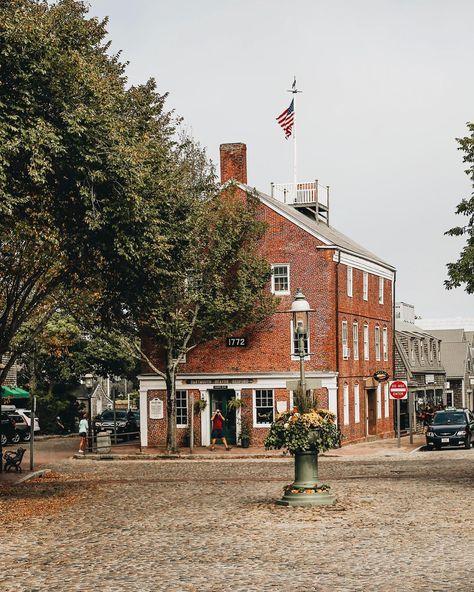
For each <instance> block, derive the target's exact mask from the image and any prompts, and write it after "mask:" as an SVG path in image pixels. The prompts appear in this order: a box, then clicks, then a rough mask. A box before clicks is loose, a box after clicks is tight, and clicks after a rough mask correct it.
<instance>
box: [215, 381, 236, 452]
mask: <svg viewBox="0 0 474 592" xmlns="http://www.w3.org/2000/svg"><path fill="white" fill-rule="evenodd" d="M209 395H210V402H211V415H210V416H211V417H212V416H213V415H214V412H215V411H216V409H220V410H221V413H222V415H223V416H224V417H225V422H224V430H223V431H224V436H225V438H226V440H227V443H228V444H232V445H235V444H236V443H237V438H236V431H237V430H236V425H237V422H236V418H235V409H229V408H228V402H229V401H230V400H231V399H235V391H234V389H211V390H210V391H209ZM211 431H212V422H211Z"/></svg>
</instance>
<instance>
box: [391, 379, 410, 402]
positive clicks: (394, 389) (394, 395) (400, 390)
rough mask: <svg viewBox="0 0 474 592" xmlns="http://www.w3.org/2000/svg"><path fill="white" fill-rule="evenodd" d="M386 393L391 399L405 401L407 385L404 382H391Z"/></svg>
mask: <svg viewBox="0 0 474 592" xmlns="http://www.w3.org/2000/svg"><path fill="white" fill-rule="evenodd" d="M388 391H389V393H390V398H391V399H406V398H407V396H408V385H407V383H406V381H405V380H391V381H390V386H389V387H388Z"/></svg>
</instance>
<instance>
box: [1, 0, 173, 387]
mask: <svg viewBox="0 0 474 592" xmlns="http://www.w3.org/2000/svg"><path fill="white" fill-rule="evenodd" d="M106 24H107V23H106V20H104V21H99V20H98V19H95V18H87V5H86V3H84V2H81V1H78V0H58V1H57V2H46V1H45V0H0V358H1V356H2V355H3V354H5V353H6V352H11V353H12V355H11V358H10V364H11V363H13V360H14V358H15V356H17V355H19V354H20V353H21V351H24V350H25V348H26V347H27V346H28V343H31V341H32V340H33V339H34V337H35V335H36V334H38V333H39V332H41V330H42V329H43V327H44V326H45V324H46V323H47V321H48V319H49V318H50V316H51V315H52V314H53V313H54V312H55V311H56V310H58V308H60V307H61V305H63V304H64V302H65V301H70V300H71V299H72V300H73V301H74V302H79V303H80V299H81V294H84V296H85V298H86V300H87V302H90V300H91V299H93V298H94V296H97V301H100V302H103V303H107V305H106V306H104V307H103V309H102V311H101V313H102V316H103V317H104V318H106V317H111V316H112V315H111V312H114V311H115V312H117V311H120V310H121V309H122V308H123V302H124V301H127V300H128V299H130V297H132V296H133V294H130V293H129V292H128V288H129V285H131V286H135V285H137V283H138V282H139V279H140V274H141V269H142V268H141V266H140V265H139V264H138V261H139V259H140V257H141V253H142V246H143V245H144V244H146V246H147V249H146V252H147V254H148V255H149V256H150V257H153V258H154V259H155V260H156V261H159V260H160V258H161V254H162V250H163V242H162V241H161V238H160V237H159V236H158V235H157V228H158V226H157V225H156V224H155V223H154V219H155V217H156V215H157V214H158V211H157V209H156V207H155V199H156V197H157V195H156V193H157V192H156V191H155V192H154V193H153V196H152V197H153V199H152V200H151V199H150V193H149V190H148V184H149V180H150V178H152V176H154V175H158V176H160V175H161V177H160V178H163V176H166V172H167V166H168V165H167V159H168V155H169V152H170V150H171V149H172V146H173V141H172V137H173V133H174V125H175V122H174V120H173V117H172V116H171V115H170V114H169V113H166V112H165V110H164V101H165V96H160V95H159V94H158V93H157V92H156V90H155V85H154V82H153V81H149V82H148V83H147V84H145V85H143V86H139V87H131V88H127V81H126V78H125V74H124V68H125V66H124V64H123V63H122V62H121V61H120V60H119V57H118V55H110V53H109V43H108V42H107V41H106ZM154 182H155V183H156V181H154ZM127 277H130V278H131V280H132V281H131V282H130V284H129V283H127V281H124V278H127ZM104 294H107V297H103V298H100V299H99V298H98V295H101V296H103V295H104ZM79 306H80V304H79ZM21 332H23V335H24V337H25V339H24V340H23V342H22V343H20V341H19V340H18V336H19V334H20V333H21ZM15 339H16V342H15V343H14V341H15ZM7 370H8V368H4V369H3V370H0V382H1V381H2V379H3V378H4V375H5V373H6V372H7Z"/></svg>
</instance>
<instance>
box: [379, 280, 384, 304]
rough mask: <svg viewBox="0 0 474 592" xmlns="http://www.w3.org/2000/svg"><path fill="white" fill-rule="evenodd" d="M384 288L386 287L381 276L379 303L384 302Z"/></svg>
mask: <svg viewBox="0 0 474 592" xmlns="http://www.w3.org/2000/svg"><path fill="white" fill-rule="evenodd" d="M383 288H384V281H383V277H379V304H383Z"/></svg>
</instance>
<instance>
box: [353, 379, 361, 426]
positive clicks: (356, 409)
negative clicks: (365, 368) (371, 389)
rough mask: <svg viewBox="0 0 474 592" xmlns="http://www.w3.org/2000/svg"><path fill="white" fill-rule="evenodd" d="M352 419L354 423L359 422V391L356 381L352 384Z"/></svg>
mask: <svg viewBox="0 0 474 592" xmlns="http://www.w3.org/2000/svg"><path fill="white" fill-rule="evenodd" d="M354 421H355V423H359V422H360V391H359V383H358V382H356V383H355V385H354Z"/></svg>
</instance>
